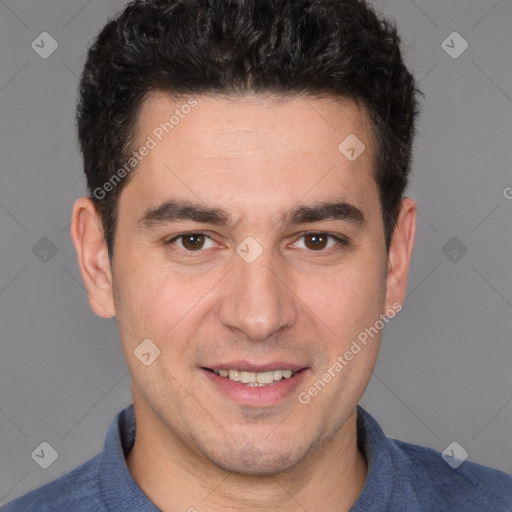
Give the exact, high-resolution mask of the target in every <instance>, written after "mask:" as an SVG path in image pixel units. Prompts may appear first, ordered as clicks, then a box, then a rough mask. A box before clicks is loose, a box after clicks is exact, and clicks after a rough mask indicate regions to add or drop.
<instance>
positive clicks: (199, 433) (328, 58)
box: [4, 0, 512, 512]
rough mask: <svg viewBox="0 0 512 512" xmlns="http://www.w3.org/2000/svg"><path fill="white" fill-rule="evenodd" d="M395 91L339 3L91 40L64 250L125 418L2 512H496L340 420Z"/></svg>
mask: <svg viewBox="0 0 512 512" xmlns="http://www.w3.org/2000/svg"><path fill="white" fill-rule="evenodd" d="M418 93H419V91H418V90H417V88H416V86H415V82H414V79H413V77H412V76H411V75H410V73H409V72H408V71H407V69H406V67H405V66H404V64H403V60H402V57H401V53H400V49H399V38H398V36H397V33H396V29H395V27H394V26H393V25H392V24H391V23H390V22H389V21H386V20H385V19H379V18H378V17H377V16H376V14H375V13H374V11H373V10H372V9H371V8H370V7H369V6H368V5H366V4H365V3H364V2H363V1H359V0H336V1H335V0H304V1H302V0H301V1H298V0H295V1H292V0H281V1H275V2H268V1H265V0H238V1H217V2H212V1H207V0H148V1H135V2H132V3H131V4H129V5H128V6H127V7H126V8H125V10H124V11H123V12H122V13H121V14H120V15H119V16H118V17H117V18H115V19H114V20H112V21H110V22H109V23H108V24H107V26H106V27H105V28H104V29H103V31H102V32H101V34H100V35H99V37H98V39H97V41H96V42H95V43H94V45H93V46H92V48H91V49H90V51H89V55H88V60H87V63H86V65H85V70H84V73H83V76H82V80H81V86H80V102H79V107H78V116H77V117H78V134H79V139H80V144H81V149H82V153H83V156H84V167H85V173H86V176H87V183H88V187H89V190H90V197H88V198H81V199H79V200H78V201H77V202H76V203H75V206H74V210H73V217H72V226H71V234H72V238H73V242H74V244H75V247H76V250H77V254H78V261H79V264H80V268H81V272H82V276H83V279H84V282H85V285H86V288H87V292H88V296H89V300H90V304H91V307H92V309H93V310H94V311H95V312H96V313H97V314H98V315H99V316H102V317H113V316H115V317H116V319H117V322H118V325H119V332H120V337H121V342H122V346H123V350H124V353H125V357H126V361H127V365H128V368H129V371H130V375H131V382H132V392H133V406H131V407H129V408H128V409H126V410H124V411H122V412H121V413H120V414H119V415H118V416H117V417H116V419H115V420H114V422H113V423H112V426H111V428H110V430H109V432H108V434H107V438H106V442H105V449H104V451H103V452H102V453H101V454H99V455H98V456H96V457H95V458H93V459H91V460H90V461H89V462H87V463H86V464H85V465H83V466H81V467H80V468H78V469H76V470H75V471H73V472H71V473H69V474H67V475H65V476H64V477H62V478H60V479H58V480H57V481H55V482H53V483H50V484H48V485H47V486H45V487H42V488H41V489H39V490H36V491H33V492H32V493H30V494H28V495H26V496H25V497H22V498H20V499H18V500H16V501H14V502H13V503H11V504H10V505H7V506H6V507H5V508H4V510H5V512H13V511H23V512H27V511H37V512H43V511H78V512H81V511H87V512H89V511H96V510H97V511H107V510H108V511H119V512H121V511H142V512H146V511H156V510H162V511H165V512H174V511H187V510H188V511H190V512H192V511H199V512H203V511H204V512H215V511H221V510H222V511H224V510H232V511H247V510H249V511H270V510H272V511H275V510H279V511H285V512H287V511H297V510H306V511H309V512H312V511H324V510H333V511H334V510H336V511H340V512H342V511H348V510H352V511H355V512H362V511H392V512H396V511H436V512H440V511H441V512H442V511H459V510H460V511H462V510H464V511H483V510H485V511H493V512H501V511H503V512H504V511H510V510H512V477H510V476H509V475H506V474H504V473H501V472H499V471H496V470H493V469H490V468H485V467H483V466H479V465H477V464H474V463H472V462H469V461H465V462H463V463H462V464H460V465H458V467H456V468H455V469H452V467H451V465H448V464H447V463H446V462H445V461H444V460H443V458H442V457H441V454H440V453H438V452H436V451H434V450H431V449H429V448H423V447H418V446H413V445H409V444H406V443H402V442H400V441H396V440H392V439H388V438H386V437H385V436H384V434H383V432H382V430H381V429H380V427H379V425H378V424H377V423H376V422H375V420H374V419H373V418H372V417H371V416H370V415H369V414H368V413H367V412H366V411H364V410H363V409H361V408H360V407H358V402H359V400H360V398H361V396H362V394H363V392H364V390H365V388H366V386H367V384H368V381H369V379H370V376H371V373H372V370H373V368H374V365H375V362H376V358H377V354H378V349H379V340H380V334H381V331H382V328H383V327H384V325H385V324H386V323H388V322H389V321H390V319H391V318H393V317H394V316H395V315H396V314H397V313H398V312H399V311H400V309H401V308H402V303H403V301H404V297H405V294H406V286H407V274H408V269H409V261H410V257H411V253H412V250H413V244H414V237H415V213H416V207H415V203H414V201H413V200H412V199H410V198H407V197H404V195H403V194H404V191H405V188H406V185H407V180H408V172H409V169H410V165H411V151H412V150H411V148H412V143H413V136H414V127H415V119H416V117H417V114H418V108H417V100H416V95H417V94H418ZM370 332H371V333H372V336H368V333H370ZM365 333H366V336H365ZM453 466H457V464H453Z"/></svg>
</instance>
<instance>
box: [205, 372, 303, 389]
mask: <svg viewBox="0 0 512 512" xmlns="http://www.w3.org/2000/svg"><path fill="white" fill-rule="evenodd" d="M203 369H204V370H207V371H210V372H213V373H214V374H215V375H218V376H219V377H222V378H224V379H229V380H231V381H233V382H240V383H241V384H244V385H245V386H248V387H263V386H272V385H273V384H276V383H277V382H279V381H280V380H282V379H290V378H291V377H293V376H294V375H295V374H296V373H298V371H301V370H290V369H289V368H284V369H278V370H269V371H265V372H248V371H244V370H233V369H229V370H225V369H220V368H218V369H217V368H215V369H212V368H203Z"/></svg>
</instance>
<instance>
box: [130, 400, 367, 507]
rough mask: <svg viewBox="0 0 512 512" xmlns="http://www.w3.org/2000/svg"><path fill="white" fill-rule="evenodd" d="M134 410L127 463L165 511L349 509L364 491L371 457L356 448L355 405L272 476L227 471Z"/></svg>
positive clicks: (138, 481)
mask: <svg viewBox="0 0 512 512" xmlns="http://www.w3.org/2000/svg"><path fill="white" fill-rule="evenodd" d="M135 411H136V418H137V424H136V439H135V444H134V447H133V449H132V451H131V452H130V453H129V455H128V457H127V464H128V468H129V470H130V472H131V474H132V476H133V478H134V480H135V481H136V483H137V484H138V486H139V487H140V488H141V489H142V491H143V492H144V493H145V494H146V496H148V498H149V499H150V500H151V501H152V502H153V503H154V504H155V505H156V506H157V507H158V508H159V509H160V510H162V512H173V511H175V510H187V511H190V512H194V511H199V510H200V511H201V512H219V511H239V510H253V511H258V512H270V511H272V512H274V511H275V510H276V508H277V509H278V510H280V511H283V512H288V511H290V512H291V511H294V512H295V511H296V510H297V509H302V510H308V511H311V512H313V511H315V510H337V511H340V512H343V511H349V510H350V509H351V507H352V506H353V505H354V503H355V502H356V501H357V498H358V496H359V495H360V493H361V491H362V489H363V487H364V483H365V480H366V475H367V462H366V459H365V457H364V456H363V455H362V454H361V453H360V452H359V450H358V449H357V428H356V418H357V417H356V411H354V412H353V414H352V415H351V416H350V418H349V419H348V420H347V421H346V422H345V424H344V425H343V426H342V427H341V428H340V429H339V430H338V431H337V432H336V433H334V435H333V436H332V437H330V438H329V439H328V440H327V441H325V442H324V443H323V445H321V446H319V447H317V448H316V449H313V450H311V451H310V453H309V455H307V456H306V457H305V458H304V459H303V460H302V461H301V463H300V464H298V465H297V466H296V467H294V468H293V469H291V470H289V471H287V472H286V473H282V474H279V475H274V476H253V475H239V474H232V473H227V472H225V471H223V470H221V469H220V468H218V467H217V466H215V465H214V464H213V463H212V462H210V461H209V460H207V459H205V458H204V457H203V456H202V455H201V454H199V453H197V452H194V451H193V449H191V448H190V447H189V446H187V445H186V444H185V443H184V442H182V440H180V439H178V438H176V436H174V435H173V433H172V432H169V431H168V430H166V429H165V428H164V427H163V426H162V425H158V421H146V420H149V418H148V417H147V416H145V415H144V412H143V411H139V412H140V413H141V414H137V407H135Z"/></svg>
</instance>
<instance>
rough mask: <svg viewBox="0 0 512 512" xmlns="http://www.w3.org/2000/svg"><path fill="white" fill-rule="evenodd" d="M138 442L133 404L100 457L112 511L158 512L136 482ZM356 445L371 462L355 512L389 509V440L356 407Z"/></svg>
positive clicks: (122, 415) (109, 435) (116, 421)
mask: <svg viewBox="0 0 512 512" xmlns="http://www.w3.org/2000/svg"><path fill="white" fill-rule="evenodd" d="M134 441H135V414H134V408H133V404H132V405H130V406H128V407H127V408H126V409H124V410H122V411H121V412H120V413H119V414H118V415H117V416H116V417H115V419H114V420H113V421H112V424H111V425H110V427H109V429H108V432H107V435H106V439H105V445H104V449H103V452H102V454H101V466H100V486H101V491H102V494H103V496H104V498H105V501H106V503H107V504H108V508H109V510H116V511H121V510H126V511H129V510H137V511H138V512H159V509H158V508H156V507H155V505H153V503H151V501H150V500H149V499H148V497H147V496H146V495H145V494H144V493H143V492H142V490H141V489H140V487H139V486H138V485H137V483H136V482H135V480H134V479H133V477H132V475H131V473H130V471H129V469H128V466H127V464H126V456H127V455H128V453H129V452H130V450H131V449H132V448H133V444H134ZM357 444H358V448H359V450H360V451H361V452H362V453H363V454H364V455H365V457H366V460H367V462H368V474H367V477H366V482H365V485H364V487H363V491H362V492H361V494H360V496H359V498H358V500H357V502H356V503H355V505H354V506H353V508H352V509H351V511H352V512H378V511H382V510H387V507H388V504H389V503H390V501H391V498H392V495H393V490H394V485H395V479H394V474H393V473H394V471H393V458H392V454H391V451H390V447H389V443H388V439H387V438H386V436H385V434H384V432H383V431H382V429H381V427H380V426H379V424H378V423H377V422H376V421H375V419H374V418H373V417H372V416H370V414H369V413H367V412H366V411H365V410H364V409H363V408H362V407H360V406H358V407H357Z"/></svg>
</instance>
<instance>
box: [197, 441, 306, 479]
mask: <svg viewBox="0 0 512 512" xmlns="http://www.w3.org/2000/svg"><path fill="white" fill-rule="evenodd" d="M267 450H268V453H265V452H263V451H260V450H259V449H258V448H257V447H256V446H254V445H253V444H251V443H247V444H246V445H244V446H242V447H241V448H239V449H238V450H229V453H225V452H224V451H223V452H222V453H218V452H217V453H211V452H210V451H209V452H208V453H204V455H205V456H206V458H207V459H208V460H209V461H210V462H211V463H212V464H214V465H215V466H217V467H218V468H219V469H221V470H222V471H225V472H226V473H232V474H236V475H242V476H254V477H271V476H276V475H279V474H282V473H284V472H286V471H288V470H290V469H292V468H293V467H295V466H296V465H297V464H298V463H299V462H300V461H301V460H302V459H303V458H304V457H305V456H306V450H302V451H301V450H299V449H298V448H297V449H296V451H295V452H294V453H291V452H290V451H283V450H281V451H278V450H276V449H273V448H272V447H268V448H267Z"/></svg>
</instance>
